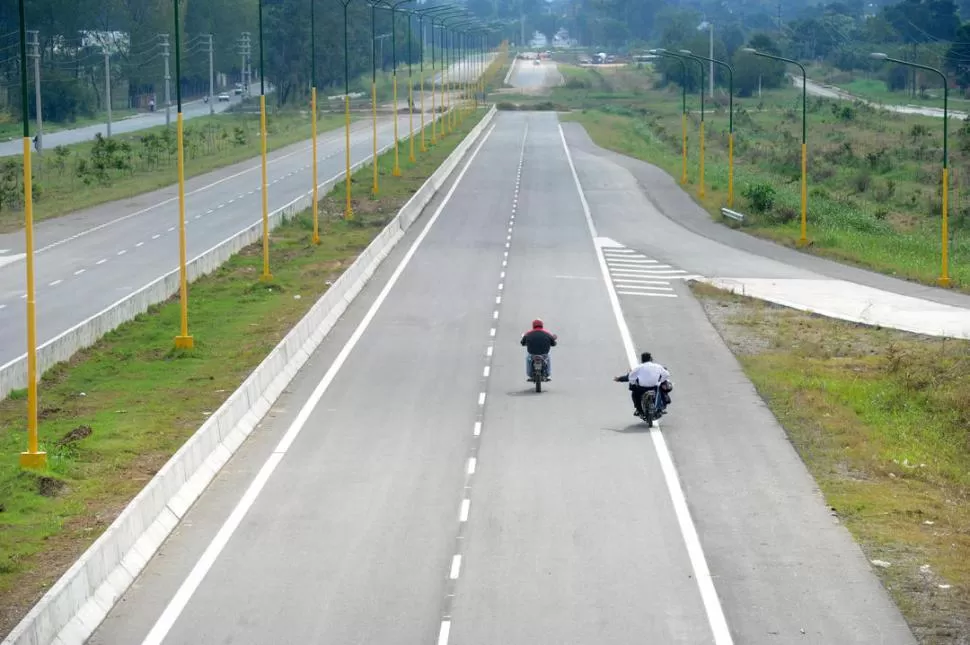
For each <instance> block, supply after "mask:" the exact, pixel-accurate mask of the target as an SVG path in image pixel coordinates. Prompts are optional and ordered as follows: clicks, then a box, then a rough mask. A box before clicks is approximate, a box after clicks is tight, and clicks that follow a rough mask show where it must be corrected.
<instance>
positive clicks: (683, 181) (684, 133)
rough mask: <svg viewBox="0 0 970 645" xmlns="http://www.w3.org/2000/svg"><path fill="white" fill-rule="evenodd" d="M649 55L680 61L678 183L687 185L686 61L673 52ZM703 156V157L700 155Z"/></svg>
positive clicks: (654, 50)
mask: <svg viewBox="0 0 970 645" xmlns="http://www.w3.org/2000/svg"><path fill="white" fill-rule="evenodd" d="M650 53H651V54H655V55H658V56H666V57H668V58H675V59H677V60H679V61H680V64H681V67H682V68H683V77H682V78H683V81H682V82H681V84H680V90H681V101H682V103H683V108H682V112H681V118H680V124H681V139H682V141H683V146H682V151H683V152H682V154H681V157H682V162H681V168H682V169H681V174H680V183H681V185H684V186H686V185H687V60H686V59H685V58H684V57H683V56H679V55H677V54H675V53H673V52H669V51H667V50H666V49H651V50H650ZM702 156H703V155H702Z"/></svg>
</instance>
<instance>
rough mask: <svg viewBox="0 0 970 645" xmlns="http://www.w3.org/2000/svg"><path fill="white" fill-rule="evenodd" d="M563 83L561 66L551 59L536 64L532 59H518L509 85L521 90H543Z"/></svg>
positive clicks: (513, 66)
mask: <svg viewBox="0 0 970 645" xmlns="http://www.w3.org/2000/svg"><path fill="white" fill-rule="evenodd" d="M560 83H562V74H561V73H560V71H559V66H558V65H556V63H555V62H553V61H551V60H540V61H539V64H538V65H536V64H535V62H534V61H532V60H522V59H518V58H517V59H516V60H515V62H514V63H513V64H512V74H511V75H510V76H509V85H511V86H512V87H514V88H517V89H520V90H542V89H543V88H549V87H554V86H556V85H559V84H560Z"/></svg>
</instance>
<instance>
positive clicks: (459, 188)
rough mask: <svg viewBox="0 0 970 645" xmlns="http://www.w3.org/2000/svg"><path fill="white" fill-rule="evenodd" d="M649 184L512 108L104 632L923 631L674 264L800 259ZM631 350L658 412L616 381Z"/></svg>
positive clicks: (775, 637)
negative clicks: (656, 385)
mask: <svg viewBox="0 0 970 645" xmlns="http://www.w3.org/2000/svg"><path fill="white" fill-rule="evenodd" d="M567 131H568V132H567ZM641 185H642V184H638V183H637V180H636V178H635V176H634V173H633V172H631V171H630V170H628V169H626V168H624V167H623V166H622V165H621V164H619V163H618V162H617V161H616V160H615V159H613V158H612V157H611V156H610V155H608V154H605V153H601V152H597V151H596V150H594V149H592V148H590V147H589V144H588V142H586V141H584V140H582V139H581V138H579V137H577V133H576V131H575V129H574V128H567V129H565V130H563V129H561V128H560V125H559V123H558V121H557V116H556V115H555V114H551V113H532V114H529V113H517V112H509V113H500V114H499V115H498V116H497V118H496V121H495V125H494V128H492V129H490V130H489V131H488V133H487V135H486V137H485V138H484V140H483V142H482V143H481V144H479V146H478V147H477V148H476V149H475V150H474V151H473V153H472V155H471V156H470V158H469V159H468V160H467V162H466V163H465V164H464V166H463V168H462V170H461V172H460V174H459V175H458V176H457V177H456V178H455V179H454V180H453V181H452V182H451V183H450V185H449V186H448V187H447V191H448V192H447V194H445V195H444V196H442V197H439V198H438V199H437V201H436V202H435V203H434V204H433V205H432V206H431V207H429V209H427V210H426V212H425V214H424V215H423V216H422V218H421V219H420V220H419V221H418V223H417V224H416V225H415V226H414V227H413V229H412V230H411V231H410V232H409V233H408V235H407V236H406V238H405V240H403V241H402V243H401V244H400V245H399V247H398V248H397V249H396V250H395V251H394V252H393V253H392V254H391V255H390V256H389V257H388V259H387V260H386V261H385V263H384V265H383V266H382V267H381V269H380V270H379V271H378V273H377V274H376V275H375V277H374V279H373V281H372V282H371V283H370V284H369V285H368V286H367V287H366V288H365V290H364V291H363V292H362V294H361V296H360V297H359V298H358V299H357V300H356V301H355V302H354V303H353V304H352V306H351V307H350V309H348V311H347V313H346V314H345V315H344V316H343V317H342V318H341V320H340V321H339V323H338V325H337V326H336V327H335V329H334V331H333V332H332V333H331V334H330V336H329V337H328V338H327V339H326V340H325V341H324V343H323V345H322V346H321V347H320V349H319V350H318V351H317V352H316V353H315V354H314V356H313V357H312V358H311V359H310V361H309V362H308V363H307V364H306V366H305V367H304V369H303V370H302V371H301V372H300V374H299V375H298V376H297V378H296V379H295V380H294V382H293V383H292V384H291V385H290V387H289V388H288V389H287V391H286V392H285V393H284V394H283V395H282V397H281V398H280V400H279V401H278V402H277V404H276V405H275V406H274V408H273V409H272V411H271V412H270V413H269V415H268V416H267V417H266V418H265V419H264V420H263V422H262V424H261V426H260V427H259V428H258V429H257V430H256V431H255V432H254V434H253V435H252V436H251V438H250V439H249V440H248V441H247V442H246V443H245V444H244V445H243V446H242V447H241V449H240V451H239V452H238V453H237V455H236V456H235V457H234V458H233V459H232V460H231V461H230V462H229V463H228V464H227V465H226V467H225V468H224V469H223V471H222V472H221V473H220V474H219V475H218V476H217V478H216V480H215V481H214V482H213V483H212V485H211V486H210V487H209V488H208V489H207V491H206V492H205V493H204V494H203V496H202V498H201V499H200V500H199V501H198V502H197V503H196V505H195V506H194V507H193V508H192V509H191V510H190V511H189V513H188V515H187V516H186V518H185V519H184V520H183V522H182V523H181V524H180V526H179V527H177V529H176V530H175V532H174V533H173V534H172V536H171V537H170V538H169V539H168V540H167V542H166V543H165V544H164V545H163V547H162V548H161V550H160V552H159V554H158V555H157V556H156V557H154V558H153V559H152V560H151V561H150V562H149V564H148V567H147V568H146V570H145V571H144V572H143V574H142V575H141V576H140V577H139V579H138V580H137V581H136V583H135V584H134V585H133V586H132V588H131V589H130V590H129V592H128V593H127V594H126V595H125V597H124V599H123V600H122V601H121V602H119V603H118V604H117V605H116V606H115V608H114V609H113V610H112V612H111V613H110V614H109V616H108V618H107V619H106V620H105V622H104V623H103V624H102V625H101V627H100V628H99V629H98V631H97V632H96V633H95V634H94V635H93V636H92V638H91V639H90V641H89V642H91V643H94V644H97V645H116V644H118V643H142V644H143V645H145V644H152V645H154V644H158V643H166V644H168V645H175V644H183V643H185V644H189V643H199V642H205V643H230V642H231V643H237V644H248V643H251V644H254V645H255V644H262V643H321V642H332V643H351V642H352V643H429V644H430V643H437V644H438V645H447V643H457V644H461V645H474V644H478V643H480V644H482V645H493V644H494V643H503V644H508V645H519V644H521V645H537V644H541V643H549V644H552V643H555V644H556V645H563V644H573V643H575V644H577V645H579V644H583V645H587V644H589V643H603V644H614V643H690V644H694V643H716V644H717V645H724V644H727V643H739V644H740V643H744V644H751V645H760V644H775V643H795V642H798V643H812V644H832V643H839V644H840V645H851V644H860V645H861V644H872V643H880V644H882V645H897V644H899V645H903V644H905V645H910V644H913V643H915V640H914V639H913V637H912V635H911V634H910V632H909V630H908V628H907V627H906V625H905V622H904V621H903V619H902V617H901V615H900V613H899V612H898V610H897V609H896V608H895V607H894V605H893V604H892V602H891V601H890V599H889V597H888V595H887V594H886V592H885V591H884V589H883V588H882V586H881V584H880V582H879V581H878V579H877V578H876V576H875V575H874V574H873V573H872V571H871V570H870V567H869V565H868V563H867V562H866V559H865V557H864V555H863V554H862V552H861V551H860V549H859V548H858V547H857V546H856V545H855V544H854V543H853V542H852V540H851V538H850V536H849V534H848V532H847V531H846V530H845V529H844V527H842V526H841V525H840V524H839V521H838V519H837V518H836V517H834V516H833V514H832V513H831V512H830V510H829V509H827V508H826V506H825V504H824V500H823V499H822V498H821V496H820V495H819V493H818V490H817V487H816V486H815V484H814V482H813V481H812V479H811V477H810V476H809V474H808V473H807V471H806V469H805V467H804V465H803V464H802V462H801V461H800V460H799V458H798V456H797V454H796V453H795V451H794V450H793V448H792V446H791V445H790V443H789V442H788V441H787V438H786V436H785V433H784V431H783V429H782V428H781V427H779V425H778V424H777V422H776V421H775V419H774V417H773V416H772V415H771V414H770V412H769V411H768V410H767V408H766V407H765V405H764V403H763V402H762V401H761V399H760V398H759V397H758V395H757V393H756V392H755V390H754V388H753V386H752V385H751V383H750V382H749V381H748V380H747V379H746V378H745V377H744V375H743V372H742V370H741V369H740V367H739V365H738V363H737V361H736V360H735V359H734V357H733V356H732V354H731V353H730V351H729V350H728V348H727V347H726V346H725V345H724V343H723V342H722V341H721V339H720V337H719V336H718V334H717V332H716V331H715V330H714V329H713V327H712V326H711V325H710V323H709V322H708V321H707V318H706V316H705V315H704V313H703V310H702V309H701V307H700V305H699V304H698V303H697V302H696V301H695V300H694V299H693V298H692V297H691V295H690V292H689V290H688V288H687V287H686V285H685V282H684V278H686V277H688V276H689V275H691V274H692V272H693V271H695V270H700V269H701V268H703V267H704V266H705V263H708V264H713V263H717V262H718V255H717V254H718V253H724V254H726V255H725V258H726V259H725V260H724V261H733V262H740V261H742V260H743V261H744V262H746V263H747V265H746V266H745V268H746V269H751V270H761V271H764V272H765V273H771V272H774V271H789V272H790V271H796V270H798V269H788V268H787V267H786V265H785V264H784V263H783V262H780V261H778V260H771V259H766V258H763V257H762V258H760V260H759V258H758V257H757V256H756V254H753V253H749V252H747V251H741V250H737V251H733V252H732V251H731V250H730V249H729V247H727V246H726V245H724V244H722V243H720V242H717V241H715V240H712V239H710V238H706V237H704V236H702V235H700V234H698V233H695V232H693V231H691V230H690V229H689V228H686V227H682V226H679V225H678V224H676V223H674V222H672V221H670V220H666V221H667V222H668V224H667V225H665V226H661V224H660V219H661V218H662V216H660V215H656V214H655V213H656V211H655V209H654V211H649V210H645V211H644V212H645V217H646V218H647V222H646V224H647V225H646V226H645V225H644V222H643V221H639V220H638V218H637V210H636V209H649V208H650V202H649V201H647V199H646V196H645V195H644V193H643V192H642V190H641ZM645 186H646V188H647V193H648V194H649V193H650V191H651V186H650V185H649V184H645ZM695 247H696V248H695ZM714 268H715V269H716V270H718V271H720V270H722V269H723V268H724V267H720V268H717V267H714ZM537 316H539V317H542V318H544V319H545V320H546V322H547V325H548V327H549V328H550V329H551V330H552V331H554V332H555V333H557V334H559V338H560V345H559V347H557V348H556V349H555V350H554V353H553V357H552V358H553V364H552V369H553V374H552V381H551V382H550V383H548V384H547V387H546V388H544V391H543V392H542V393H541V394H536V393H535V392H534V391H533V389H532V387H531V385H530V384H529V383H528V382H527V381H526V376H525V354H524V351H523V349H522V348H521V347H520V346H519V343H518V341H519V337H520V334H521V333H522V332H523V331H525V329H526V327H527V326H528V324H529V321H531V320H532V319H533V318H535V317H537ZM642 350H650V351H652V352H653V353H654V355H655V357H656V358H657V359H658V360H660V361H661V362H663V363H664V364H666V365H667V366H668V367H669V368H670V369H671V370H672V372H673V375H674V381H675V390H674V393H673V395H674V403H673V406H672V408H671V411H670V414H669V415H668V416H666V417H665V418H664V420H663V423H662V426H661V427H660V428H655V429H653V430H648V429H647V428H646V427H645V426H644V425H643V424H641V423H639V422H638V420H637V419H635V418H634V417H633V416H632V406H631V403H630V401H629V396H628V392H627V390H626V388H625V386H623V385H622V384H617V383H614V382H612V380H611V379H612V377H613V376H615V375H618V374H621V373H623V372H624V371H625V370H626V369H627V367H628V366H629V364H630V362H631V361H633V360H634V356H635V355H636V354H638V353H639V351H642Z"/></svg>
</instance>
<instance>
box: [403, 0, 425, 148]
mask: <svg viewBox="0 0 970 645" xmlns="http://www.w3.org/2000/svg"><path fill="white" fill-rule="evenodd" d="M406 13H407V15H408V145H409V150H408V161H410V162H411V163H414V162H415V161H417V160H418V158H417V157H416V156H415V154H414V77H413V74H412V68H413V67H414V56H413V54H412V49H411V34H412V32H413V31H414V28H413V26H412V24H411V18H413V17H414V12H413V11H408V12H406ZM422 89H423V88H422Z"/></svg>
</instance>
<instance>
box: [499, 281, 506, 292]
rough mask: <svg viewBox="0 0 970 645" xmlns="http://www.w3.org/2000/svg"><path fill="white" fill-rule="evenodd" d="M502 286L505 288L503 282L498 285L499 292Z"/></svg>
mask: <svg viewBox="0 0 970 645" xmlns="http://www.w3.org/2000/svg"><path fill="white" fill-rule="evenodd" d="M504 286H505V283H504V282H499V283H498V290H499V291H501V290H502V288H503V287H504Z"/></svg>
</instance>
